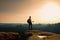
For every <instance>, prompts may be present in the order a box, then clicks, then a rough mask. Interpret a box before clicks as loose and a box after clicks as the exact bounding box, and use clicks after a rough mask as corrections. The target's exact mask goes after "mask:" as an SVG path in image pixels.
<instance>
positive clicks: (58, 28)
mask: <svg viewBox="0 0 60 40" xmlns="http://www.w3.org/2000/svg"><path fill="white" fill-rule="evenodd" d="M28 28H29V27H28V24H4V23H0V31H18V32H20V31H25V30H29V29H28ZM33 30H42V31H49V32H55V33H60V23H56V24H33Z"/></svg>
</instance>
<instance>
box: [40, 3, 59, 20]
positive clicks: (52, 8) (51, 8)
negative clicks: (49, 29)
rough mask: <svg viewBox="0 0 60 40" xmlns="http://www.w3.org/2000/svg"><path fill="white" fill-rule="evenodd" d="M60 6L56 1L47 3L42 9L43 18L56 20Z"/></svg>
mask: <svg viewBox="0 0 60 40" xmlns="http://www.w3.org/2000/svg"><path fill="white" fill-rule="evenodd" d="M58 13H59V7H58V6H57V5H56V4H54V3H48V4H45V5H44V6H43V7H42V10H41V20H44V21H54V20H56V19H57V18H58V17H57V16H58Z"/></svg>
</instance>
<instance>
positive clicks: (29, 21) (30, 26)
mask: <svg viewBox="0 0 60 40" xmlns="http://www.w3.org/2000/svg"><path fill="white" fill-rule="evenodd" d="M27 23H28V24H29V30H32V20H31V16H29V19H28V20H27Z"/></svg>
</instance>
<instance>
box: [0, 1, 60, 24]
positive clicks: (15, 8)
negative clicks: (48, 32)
mask: <svg viewBox="0 0 60 40" xmlns="http://www.w3.org/2000/svg"><path fill="white" fill-rule="evenodd" d="M0 5H1V6H0V23H27V22H26V21H27V19H28V18H29V16H31V17H32V21H34V22H33V23H45V24H46V23H58V22H60V16H59V15H60V0H0ZM50 6H51V7H50ZM55 8H56V9H55ZM48 9H49V10H48ZM50 9H51V10H52V11H51V10H50ZM53 10H54V11H53ZM47 11H48V12H47ZM55 11H56V12H55Z"/></svg>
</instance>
